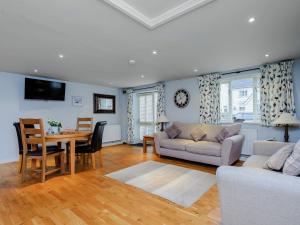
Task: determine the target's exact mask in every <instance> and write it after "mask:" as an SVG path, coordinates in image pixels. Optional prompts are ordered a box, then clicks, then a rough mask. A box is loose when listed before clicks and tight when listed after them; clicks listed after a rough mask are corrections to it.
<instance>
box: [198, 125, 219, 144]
mask: <svg viewBox="0 0 300 225" xmlns="http://www.w3.org/2000/svg"><path fill="white" fill-rule="evenodd" d="M201 129H202V130H203V132H204V133H205V134H206V136H205V137H204V138H203V141H211V142H218V140H217V139H216V136H217V135H218V134H219V133H220V131H221V130H222V129H223V127H222V126H218V125H212V124H203V125H202V127H201Z"/></svg>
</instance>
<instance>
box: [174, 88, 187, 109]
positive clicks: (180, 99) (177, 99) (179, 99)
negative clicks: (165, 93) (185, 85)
mask: <svg viewBox="0 0 300 225" xmlns="http://www.w3.org/2000/svg"><path fill="white" fill-rule="evenodd" d="M189 101H190V95H189V93H188V92H187V91H186V90H184V89H179V90H178V91H176V92H175V95H174V103H175V105H176V106H177V107H178V108H184V107H186V106H187V105H188V104H189Z"/></svg>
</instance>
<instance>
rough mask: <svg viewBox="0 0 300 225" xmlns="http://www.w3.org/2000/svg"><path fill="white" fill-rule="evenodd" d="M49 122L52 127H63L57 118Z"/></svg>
mask: <svg viewBox="0 0 300 225" xmlns="http://www.w3.org/2000/svg"><path fill="white" fill-rule="evenodd" d="M48 124H49V125H50V126H51V127H61V122H60V121H57V120H48Z"/></svg>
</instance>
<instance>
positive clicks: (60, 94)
mask: <svg viewBox="0 0 300 225" xmlns="http://www.w3.org/2000/svg"><path fill="white" fill-rule="evenodd" d="M65 89H66V84H65V83H61V82H56V81H48V80H38V79H32V78H25V99H36V100H54V101H64V100H65Z"/></svg>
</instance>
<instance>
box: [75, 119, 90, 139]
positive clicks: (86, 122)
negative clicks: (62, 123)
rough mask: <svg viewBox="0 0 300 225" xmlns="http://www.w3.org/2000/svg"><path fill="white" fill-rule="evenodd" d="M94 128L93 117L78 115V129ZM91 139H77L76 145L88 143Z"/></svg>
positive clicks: (87, 129)
mask: <svg viewBox="0 0 300 225" xmlns="http://www.w3.org/2000/svg"><path fill="white" fill-rule="evenodd" d="M92 130H93V118H91V117H78V118H77V123H76V131H91V132H92ZM88 141H89V140H77V141H76V145H82V144H87V143H88Z"/></svg>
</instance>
